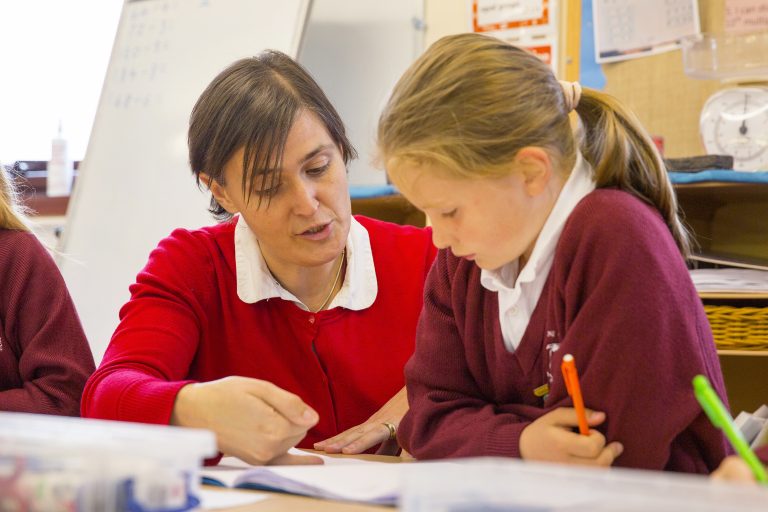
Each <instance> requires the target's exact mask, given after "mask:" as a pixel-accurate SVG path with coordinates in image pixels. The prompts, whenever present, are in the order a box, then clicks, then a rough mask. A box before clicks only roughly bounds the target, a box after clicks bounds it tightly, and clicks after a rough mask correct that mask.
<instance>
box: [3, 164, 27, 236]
mask: <svg viewBox="0 0 768 512" xmlns="http://www.w3.org/2000/svg"><path fill="white" fill-rule="evenodd" d="M24 210H25V209H24V207H23V206H21V205H20V204H19V202H18V194H17V192H16V189H15V187H14V184H13V180H12V178H11V175H10V173H9V172H8V171H6V169H5V167H4V166H3V165H2V164H0V229H16V230H19V231H29V228H28V227H27V224H26V222H25V215H24V213H25V212H24Z"/></svg>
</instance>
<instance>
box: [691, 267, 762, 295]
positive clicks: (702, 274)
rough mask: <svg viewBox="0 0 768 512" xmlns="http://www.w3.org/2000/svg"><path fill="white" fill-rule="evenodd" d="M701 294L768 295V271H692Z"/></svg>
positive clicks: (742, 269) (720, 269) (724, 269)
mask: <svg viewBox="0 0 768 512" xmlns="http://www.w3.org/2000/svg"><path fill="white" fill-rule="evenodd" d="M691 279H693V284H694V285H695V286H696V290H697V291H699V292H710V293H716V292H719V293H747V292H756V293H759V292H765V293H768V271H765V270H752V269H744V268H701V269H696V270H691Z"/></svg>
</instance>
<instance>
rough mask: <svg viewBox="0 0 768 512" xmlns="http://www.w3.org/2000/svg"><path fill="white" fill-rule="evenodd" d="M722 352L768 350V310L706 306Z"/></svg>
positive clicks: (713, 332)
mask: <svg viewBox="0 0 768 512" xmlns="http://www.w3.org/2000/svg"><path fill="white" fill-rule="evenodd" d="M704 311H706V313H707V318H708V319H709V324H710V325H711V326H712V334H714V336H715V345H717V348H718V349H721V350H768V308H752V307H742V308H737V307H733V306H711V305H705V306H704Z"/></svg>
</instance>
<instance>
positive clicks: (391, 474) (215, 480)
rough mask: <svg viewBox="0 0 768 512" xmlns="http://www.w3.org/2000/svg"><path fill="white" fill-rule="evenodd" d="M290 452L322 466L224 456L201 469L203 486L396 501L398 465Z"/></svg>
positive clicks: (368, 501) (381, 501)
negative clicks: (260, 462) (257, 462)
mask: <svg viewBox="0 0 768 512" xmlns="http://www.w3.org/2000/svg"><path fill="white" fill-rule="evenodd" d="M289 453H293V454H296V455H313V456H316V457H320V458H321V459H323V464H322V465H310V466H251V465H249V464H247V463H245V462H243V461H241V460H240V459H237V458H235V457H224V458H223V459H222V460H221V462H220V463H219V465H218V466H212V467H205V468H203V469H202V471H201V476H202V479H203V483H204V484H208V485H219V486H225V487H233V488H240V489H255V490H265V491H278V492H286V493H290V494H301V495H303V496H312V497H316V498H324V499H331V500H341V501H358V502H365V503H374V504H381V505H394V504H395V503H396V502H397V498H398V496H399V490H400V475H399V473H398V471H397V469H398V466H399V464H390V463H384V462H372V461H366V460H360V459H351V458H336V457H328V456H324V455H318V454H316V453H310V452H305V451H302V450H298V449H295V448H294V449H291V450H290V451H289Z"/></svg>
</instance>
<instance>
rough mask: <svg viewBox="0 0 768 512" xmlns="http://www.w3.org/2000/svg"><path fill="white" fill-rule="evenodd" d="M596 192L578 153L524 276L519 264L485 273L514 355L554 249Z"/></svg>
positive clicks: (482, 279)
mask: <svg viewBox="0 0 768 512" xmlns="http://www.w3.org/2000/svg"><path fill="white" fill-rule="evenodd" d="M593 190H595V182H594V178H593V172H592V166H590V165H589V162H587V161H586V160H584V158H583V157H582V156H581V154H580V153H578V152H577V155H576V164H575V165H574V167H573V171H572V172H571V175H570V176H569V177H568V180H567V181H566V182H565V185H564V186H563V189H562V190H561V191H560V195H559V196H558V198H557V201H555V206H554V207H553V208H552V211H551V212H550V214H549V217H547V221H546V222H545V223H544V227H543V228H542V229H541V233H539V236H538V237H537V238H536V244H535V245H534V246H533V252H532V253H531V258H530V259H529V260H528V263H526V265H525V267H524V268H523V270H522V272H520V271H519V268H518V265H519V260H515V261H512V262H510V263H507V264H506V265H504V266H503V267H501V268H498V269H496V270H485V269H484V270H482V272H481V273H480V283H481V284H482V285H483V287H484V288H485V289H487V290H490V291H492V292H498V294H499V322H500V323H501V333H502V336H503V337H504V346H505V347H506V348H507V350H509V351H510V352H514V351H515V350H516V349H517V347H518V345H520V340H522V338H523V334H525V330H526V329H527V328H528V322H530V320H531V315H532V314H533V310H534V308H535V307H536V303H537V302H538V301H539V297H540V296H541V291H542V290H543V289H544V283H545V282H546V281H547V276H548V275H549V271H550V269H551V268H552V260H553V259H554V257H555V247H556V246H557V242H558V240H559V239H560V234H561V233H562V232H563V227H564V226H565V222H566V221H567V220H568V217H569V216H570V215H571V212H572V211H573V209H574V208H576V205H577V204H578V203H579V201H581V200H582V199H583V198H584V196H586V195H587V194H589V193H590V192H592V191H593Z"/></svg>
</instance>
